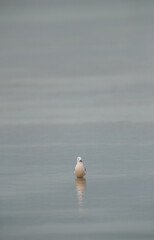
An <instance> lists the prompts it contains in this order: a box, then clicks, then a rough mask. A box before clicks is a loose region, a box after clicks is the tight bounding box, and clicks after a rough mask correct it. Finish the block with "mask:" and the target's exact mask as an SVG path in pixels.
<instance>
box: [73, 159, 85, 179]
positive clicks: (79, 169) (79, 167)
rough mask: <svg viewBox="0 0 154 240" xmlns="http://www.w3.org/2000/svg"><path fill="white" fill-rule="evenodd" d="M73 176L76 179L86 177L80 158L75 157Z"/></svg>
mask: <svg viewBox="0 0 154 240" xmlns="http://www.w3.org/2000/svg"><path fill="white" fill-rule="evenodd" d="M74 174H75V176H76V177H80V178H81V177H84V176H85V175H86V169H85V167H84V165H83V163H82V159H81V157H77V164H76V166H75V170H74Z"/></svg>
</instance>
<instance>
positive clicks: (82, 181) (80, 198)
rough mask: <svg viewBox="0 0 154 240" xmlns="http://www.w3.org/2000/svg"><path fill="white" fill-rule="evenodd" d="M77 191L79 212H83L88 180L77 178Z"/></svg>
mask: <svg viewBox="0 0 154 240" xmlns="http://www.w3.org/2000/svg"><path fill="white" fill-rule="evenodd" d="M75 185H76V191H77V195H78V205H79V210H82V207H83V193H84V189H85V186H86V179H85V178H76V179H75Z"/></svg>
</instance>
